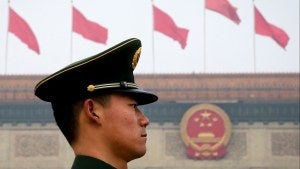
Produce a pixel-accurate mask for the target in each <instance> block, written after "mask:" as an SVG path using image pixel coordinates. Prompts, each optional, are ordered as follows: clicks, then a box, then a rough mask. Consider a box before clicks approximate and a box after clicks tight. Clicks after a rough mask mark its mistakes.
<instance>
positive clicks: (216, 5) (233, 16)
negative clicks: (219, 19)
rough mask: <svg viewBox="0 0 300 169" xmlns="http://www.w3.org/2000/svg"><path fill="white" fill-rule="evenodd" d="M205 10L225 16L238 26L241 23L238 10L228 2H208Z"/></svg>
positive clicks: (209, 0)
mask: <svg viewBox="0 0 300 169" xmlns="http://www.w3.org/2000/svg"><path fill="white" fill-rule="evenodd" d="M205 8H206V9H210V10H212V11H215V12H217V13H220V14H221V15H224V16H225V17H227V18H229V19H230V20H232V21H233V22H235V23H236V24H239V23H240V22H241V20H240V18H239V16H238V14H237V12H236V11H237V8H236V7H233V6H232V5H231V4H230V3H229V2H228V1H227V0H206V1H205Z"/></svg>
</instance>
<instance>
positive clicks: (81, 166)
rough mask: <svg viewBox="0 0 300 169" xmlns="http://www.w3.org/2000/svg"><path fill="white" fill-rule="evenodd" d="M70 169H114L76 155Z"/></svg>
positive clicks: (87, 157)
mask: <svg viewBox="0 0 300 169" xmlns="http://www.w3.org/2000/svg"><path fill="white" fill-rule="evenodd" d="M72 169H116V168H114V167H113V166H111V165H109V164H107V163H105V162H104V161H101V160H99V159H96V158H93V157H89V156H83V155H78V156H76V157H75V160H74V162H73V166H72Z"/></svg>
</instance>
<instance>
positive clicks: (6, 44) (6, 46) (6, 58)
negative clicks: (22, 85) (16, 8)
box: [4, 0, 10, 74]
mask: <svg viewBox="0 0 300 169" xmlns="http://www.w3.org/2000/svg"><path fill="white" fill-rule="evenodd" d="M9 4H10V0H8V25H7V31H6V43H5V63H4V64H5V66H4V74H7V64H8V32H9V24H10V15H9V10H10V5H9Z"/></svg>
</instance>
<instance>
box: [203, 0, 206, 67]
mask: <svg viewBox="0 0 300 169" xmlns="http://www.w3.org/2000/svg"><path fill="white" fill-rule="evenodd" d="M205 5H206V0H204V8H203V73H205V72H206V8H205Z"/></svg>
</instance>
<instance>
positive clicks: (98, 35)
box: [73, 6, 108, 44]
mask: <svg viewBox="0 0 300 169" xmlns="http://www.w3.org/2000/svg"><path fill="white" fill-rule="evenodd" d="M73 31H74V32H76V33H78V34H80V35H82V36H83V37H84V38H86V39H89V40H92V41H94V42H98V43H104V44H105V43H106V41H107V36H108V35H107V34H108V30H107V29H106V28H104V27H103V26H101V25H99V24H98V23H96V22H93V21H90V20H88V19H87V18H86V17H85V16H84V15H83V14H82V13H81V12H80V11H79V10H78V9H76V8H75V7H74V6H73Z"/></svg>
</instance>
